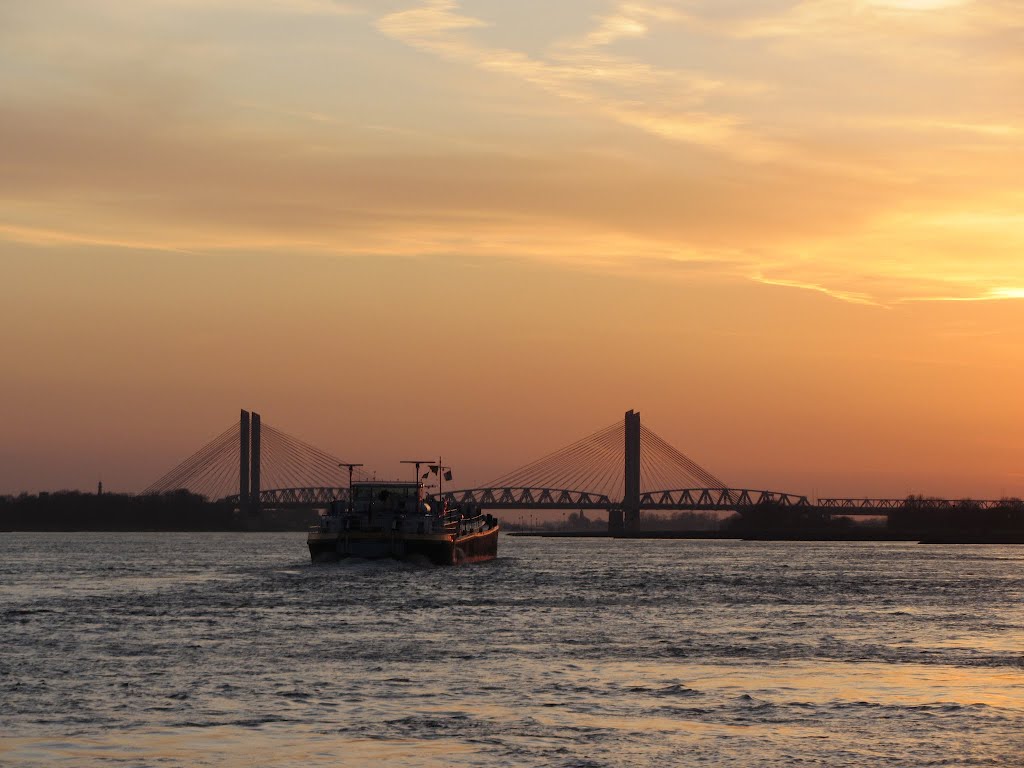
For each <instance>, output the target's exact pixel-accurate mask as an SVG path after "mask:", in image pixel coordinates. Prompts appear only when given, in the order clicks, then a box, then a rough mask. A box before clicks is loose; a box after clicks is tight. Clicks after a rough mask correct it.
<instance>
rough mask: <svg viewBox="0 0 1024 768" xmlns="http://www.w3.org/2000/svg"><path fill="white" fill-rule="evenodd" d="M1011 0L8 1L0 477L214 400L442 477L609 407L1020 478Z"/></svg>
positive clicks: (150, 427)
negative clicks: (430, 461)
mask: <svg viewBox="0 0 1024 768" xmlns="http://www.w3.org/2000/svg"><path fill="white" fill-rule="evenodd" d="M1018 21H1019V7H1018V6H1017V4H1016V2H1014V1H1013V0H990V1H987V2H985V1H983V0H973V2H972V1H970V0H804V1H803V2H798V1H797V0H771V1H770V2H767V1H765V0H759V1H758V2H754V0H731V1H730V2H724V1H723V0H706V1H705V2H701V1H700V0H688V1H686V2H683V1H682V0H680V1H679V2H660V3H656V2H611V1H605V2H598V1H597V0H565V2H559V3H557V4H552V3H546V2H540V0H517V2H516V3H508V2H504V0H464V1H463V2H455V1H454V0H434V1H432V2H428V1H426V0H373V1H372V2H371V1H370V0H362V1H360V2H357V1H355V0H353V1H352V2H331V1H330V0H249V1H248V2H241V1H240V0H202V1H200V0H153V2H151V3H147V4H145V6H143V5H142V4H136V3H128V2H114V1H113V0H95V2H90V3H79V2H72V0H36V1H35V2H18V1H16V2H10V3H4V4H3V5H2V6H0V169H2V173H0V313H2V315H0V319H2V321H3V322H2V323H0V353H2V355H3V360H4V376H3V377H2V378H0V416H2V417H3V422H2V423H3V425H4V429H3V438H2V439H0V492H17V491H21V490H36V489H40V488H43V489H45V488H58V487H82V488H90V487H93V486H94V484H95V482H96V480H97V479H99V478H100V477H102V478H103V480H104V482H105V484H106V485H107V487H109V488H111V489H124V490H137V489H140V488H142V487H144V486H145V485H147V484H148V483H149V482H150V481H152V480H154V479H156V477H158V476H159V475H161V474H163V472H164V471H166V470H167V469H169V468H170V467H171V466H173V465H174V464H175V463H177V461H178V460H180V459H181V458H183V457H184V456H185V455H187V454H188V453H190V452H191V451H192V450H194V449H196V448H198V447H199V446H200V445H201V444H202V443H203V442H205V441H206V440H207V439H209V438H210V437H212V436H213V435H215V434H217V433H218V432H220V431H221V430H222V429H223V428H224V427H226V426H227V425H228V424H229V423H230V422H231V421H232V420H233V419H234V418H236V416H237V410H238V408H239V407H246V408H252V409H255V410H258V411H260V412H261V413H262V414H263V415H264V418H265V419H266V420H267V421H268V422H270V423H272V424H274V425H275V426H277V427H279V428H281V429H284V430H286V431H289V432H291V433H294V434H296V435H298V436H299V437H302V438H304V439H306V440H308V441H310V442H312V443H314V444H317V445H320V446H322V447H323V448H325V449H327V450H330V451H332V452H333V453H336V454H339V455H343V456H345V457H351V460H353V461H364V462H366V463H368V464H371V465H374V466H377V467H379V468H381V469H382V470H384V471H388V472H389V471H393V470H394V469H396V464H395V462H396V461H397V460H398V459H400V458H404V457H405V456H406V455H411V454H412V453H418V452H425V453H426V455H436V454H437V453H439V452H440V453H443V454H444V455H445V456H446V457H447V458H450V459H451V462H452V463H453V464H454V465H455V467H456V470H457V471H456V474H457V477H458V478H459V479H461V480H462V481H463V483H458V484H467V485H468V484H473V483H476V482H481V481H484V480H487V479H490V478H491V477H494V476H496V475H499V474H502V473H503V472H504V471H506V470H508V469H511V468H513V467H515V466H518V465H520V464H522V463H525V462H526V461H528V460H530V459H533V458H536V457H538V456H539V455H541V454H543V453H546V452H547V451H549V450H552V449H554V448H557V447H560V446H561V445H564V444H566V443H569V442H571V441H573V440H575V439H576V438H578V437H581V436H583V435H585V434H588V433H590V432H592V431H594V430H595V429H597V428H599V427H602V426H604V425H606V424H609V423H611V422H613V421H614V420H616V419H618V418H621V415H622V413H623V411H625V410H627V409H629V408H635V409H638V410H640V411H641V413H642V416H643V419H644V423H645V424H647V425H648V426H649V427H651V428H652V429H654V430H655V431H657V432H658V433H659V434H661V435H662V436H663V437H665V438H666V439H668V440H669V441H670V442H672V443H673V444H675V445H676V446H677V447H679V448H680V449H682V450H683V451H685V452H686V453H688V454H689V455H690V456H692V457H693V458H694V459H696V460H697V461H699V462H701V463H702V464H704V465H705V466H707V467H708V468H709V469H710V470H711V471H712V472H714V473H715V474H716V475H718V476H720V477H722V478H723V479H725V480H726V481H728V482H730V483H731V484H734V485H737V486H752V487H769V488H776V489H780V490H792V491H796V492H803V493H812V492H813V493H816V494H817V495H843V494H858V495H876V494H894V495H902V494H905V493H909V492H915V493H935V494H949V495H974V496H987V497H992V496H1000V495H1009V494H1015V495H1024V463H1022V462H1021V461H1020V455H1021V453H1020V451H1019V449H1018V439H1017V438H1018V435H1020V434H1021V433H1022V426H1024V415H1022V411H1021V408H1020V407H1019V406H1018V405H1017V404H1018V401H1019V388H1020V382H1021V380H1022V375H1021V374H1022V373H1024V351H1022V350H1024V343H1022V342H1024V338H1022V337H1024V303H1022V302H1021V299H1022V298H1024V258H1022V255H1024V214H1022V211H1024V182H1022V181H1021V179H1022V178H1024V175H1022V173H1021V170H1022V168H1024V151H1022V137H1024V107H1022V106H1021V104H1022V102H1021V99H1020V88H1021V83H1022V75H1024V53H1022V52H1024V40H1022V39H1021V37H1020V32H1019V24H1017V22H1018ZM1011 22H1013V23H1011ZM1015 24H1016V26H1014V25H1015Z"/></svg>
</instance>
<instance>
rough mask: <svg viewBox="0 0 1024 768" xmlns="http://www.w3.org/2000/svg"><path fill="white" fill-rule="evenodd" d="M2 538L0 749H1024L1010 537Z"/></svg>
mask: <svg viewBox="0 0 1024 768" xmlns="http://www.w3.org/2000/svg"><path fill="white" fill-rule="evenodd" d="M499 554H500V557H499V559H498V560H496V561H494V562H491V563H485V564H479V565H474V566H466V567H461V568H436V567H429V566H414V565H409V564H400V563H391V562H348V563H341V564H329V565H317V566H313V565H310V564H309V562H308V556H307V553H306V549H305V541H304V537H303V535H300V534H173V533H137V534H124V533H118V534H107V533H77V534H10V533H7V534H2V536H0V764H2V765H4V766H61V765H66V766H76V767H77V766H99V765H103V766H108V765H125V766H156V765H161V766H164V765H170V766H175V765H182V766H185V765H187V766H204V765H213V766H253V765H267V766H271V765H272V766H361V765H368V764H374V765H384V766H389V765H393V766H399V765H401V766H449V765H454V766H463V765H464V766H581V767H582V766H594V767H596V766H649V765H659V766H661V765H687V766H689V765H693V766H701V765H708V766H712V765H713V766H830V768H835V767H837V766H900V767H901V768H905V767H907V766H929V765H953V766H972V765H991V766H1021V765H1024V547H1014V546H989V547H972V546H958V547H953V546H924V545H916V544H904V543H881V544H879V543H867V544H865V543H779V542H739V541H606V540H600V539H587V540H559V539H530V538H509V537H503V538H502V540H501V543H500V550H499Z"/></svg>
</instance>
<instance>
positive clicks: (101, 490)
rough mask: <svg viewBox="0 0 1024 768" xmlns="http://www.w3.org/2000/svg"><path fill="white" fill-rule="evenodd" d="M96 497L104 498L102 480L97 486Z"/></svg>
mask: <svg viewBox="0 0 1024 768" xmlns="http://www.w3.org/2000/svg"><path fill="white" fill-rule="evenodd" d="M96 495H97V496H102V495H103V481H102V480H100V481H99V483H97V484H96Z"/></svg>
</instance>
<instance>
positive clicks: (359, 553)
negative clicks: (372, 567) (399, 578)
mask: <svg viewBox="0 0 1024 768" xmlns="http://www.w3.org/2000/svg"><path fill="white" fill-rule="evenodd" d="M308 543H309V556H310V558H311V559H312V561H313V562H314V563H316V562H324V561H334V560H343V559H346V558H353V557H354V558H362V559H366V560H381V559H394V560H420V561H422V560H426V561H428V562H430V563H433V564H435V565H462V564H464V563H481V562H485V561H487V560H493V559H494V558H495V557H497V556H498V527H497V526H495V527H494V528H491V529H490V530H487V531H480V532H478V533H470V534H465V535H463V536H455V535H452V534H401V533H392V532H390V531H346V532H344V533H339V534H328V533H310V534H309V539H308Z"/></svg>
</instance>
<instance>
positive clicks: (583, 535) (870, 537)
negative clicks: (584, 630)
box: [508, 531, 1024, 544]
mask: <svg viewBox="0 0 1024 768" xmlns="http://www.w3.org/2000/svg"><path fill="white" fill-rule="evenodd" d="M508 535H509V536H517V537H519V536H523V537H528V536H532V537H537V538H548V539H573V538H579V539H709V540H731V541H850V542H858V541H902V542H909V543H916V544H1024V533H1007V534H973V535H971V534H962V535H953V534H942V533H924V532H918V533H899V532H895V531H819V532H799V531H762V532H756V531H744V532H740V531H632V532H628V533H617V534H614V533H609V532H608V531H511V532H509V534H508Z"/></svg>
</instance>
